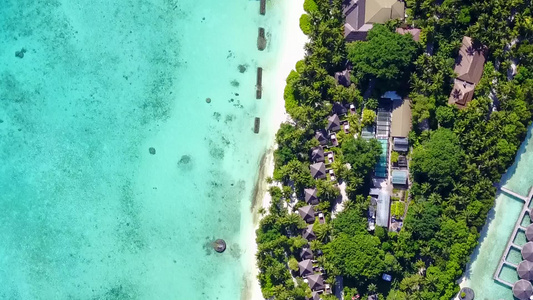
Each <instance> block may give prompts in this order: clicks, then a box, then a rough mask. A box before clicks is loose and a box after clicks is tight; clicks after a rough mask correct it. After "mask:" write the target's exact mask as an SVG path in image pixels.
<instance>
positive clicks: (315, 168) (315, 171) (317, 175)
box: [309, 162, 326, 179]
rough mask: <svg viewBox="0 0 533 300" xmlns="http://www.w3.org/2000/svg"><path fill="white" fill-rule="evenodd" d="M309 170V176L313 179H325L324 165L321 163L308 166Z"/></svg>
mask: <svg viewBox="0 0 533 300" xmlns="http://www.w3.org/2000/svg"><path fill="white" fill-rule="evenodd" d="M309 170H311V176H313V178H314V179H322V178H326V165H325V164H324V163H323V162H319V163H314V164H312V165H310V166H309Z"/></svg>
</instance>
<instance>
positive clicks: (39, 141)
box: [0, 0, 288, 300]
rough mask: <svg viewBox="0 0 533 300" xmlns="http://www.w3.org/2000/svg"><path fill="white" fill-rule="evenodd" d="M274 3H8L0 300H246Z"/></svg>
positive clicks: (2, 85)
mask: <svg viewBox="0 0 533 300" xmlns="http://www.w3.org/2000/svg"><path fill="white" fill-rule="evenodd" d="M283 2H284V1H283V0H272V1H271V2H269V5H268V7H267V16H260V15H259V13H258V11H259V2H258V1H249V0H231V1H230V0H227V1H207V0H180V1H178V0H122V1H118V0H105V1H104V0H95V1H81V0H45V1H35V0H5V1H3V2H2V5H1V8H0V28H1V30H0V39H1V40H2V42H3V43H2V47H0V120H1V121H0V162H1V164H0V191H1V193H0V204H1V206H2V214H1V216H0V236H1V240H2V242H1V243H0V283H1V284H0V299H186V300H189V299H190V300H195V299H220V300H235V299H241V298H248V297H249V296H247V295H246V289H245V287H246V285H249V284H250V283H249V282H248V283H246V282H245V280H244V279H245V278H246V277H247V276H249V272H250V270H251V269H253V268H254V266H253V265H252V264H251V263H249V259H245V257H249V256H250V255H251V254H250V252H251V251H252V250H250V249H251V248H250V243H249V239H246V238H243V237H245V236H250V233H251V232H253V224H252V215H251V213H250V208H251V205H252V194H253V188H254V184H255V182H256V180H257V178H258V172H257V170H258V165H259V163H260V161H261V156H262V155H263V153H265V150H266V149H267V148H268V147H269V146H270V144H271V143H272V140H273V135H274V132H275V129H276V128H275V126H268V121H267V120H268V119H269V118H271V117H272V116H273V114H274V113H275V109H274V108H273V107H274V103H275V102H276V101H279V99H274V98H275V97H274V95H273V92H271V91H272V90H273V87H272V86H270V87H269V86H268V83H267V84H266V87H265V90H264V92H263V99H262V100H256V99H255V79H256V72H255V69H256V67H257V66H262V67H264V69H265V73H266V74H267V75H265V77H266V78H267V79H269V78H272V76H273V75H272V74H271V73H269V72H271V71H272V70H274V69H276V68H277V66H276V64H277V62H276V58H277V56H278V55H279V54H280V53H281V51H282V41H283V34H284V30H282V29H283V27H284V26H285V25H286V14H287V13H288V12H287V8H286V5H285V4H283ZM287 2H288V1H287ZM258 26H263V27H265V28H266V31H267V36H268V39H269V40H268V41H269V44H268V48H267V49H266V50H265V51H263V52H259V51H257V48H256V38H257V30H258ZM23 48H24V49H25V52H24V57H23V58H19V57H16V56H15V52H16V51H20V50H22V49H23ZM239 65H245V66H246V67H247V69H246V71H245V72H241V71H242V70H239V69H238V66H239ZM286 75H287V74H283V78H284V77H285V76H286ZM208 97H209V98H211V103H210V104H208V103H206V98H208ZM254 117H261V120H262V128H261V132H260V134H254V133H253V131H252V128H253V123H254ZM150 147H153V148H155V151H156V153H155V155H152V154H150V152H149V148H150ZM215 238H224V239H225V240H226V241H227V243H228V246H229V248H228V250H227V251H226V253H224V254H217V253H214V252H213V251H211V250H210V248H209V247H208V244H209V242H211V241H212V240H213V239H215ZM252 255H253V254H252Z"/></svg>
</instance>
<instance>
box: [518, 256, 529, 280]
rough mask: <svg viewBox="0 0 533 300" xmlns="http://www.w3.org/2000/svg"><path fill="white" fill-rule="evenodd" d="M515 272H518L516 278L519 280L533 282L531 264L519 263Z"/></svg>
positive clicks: (525, 261)
mask: <svg viewBox="0 0 533 300" xmlns="http://www.w3.org/2000/svg"><path fill="white" fill-rule="evenodd" d="M516 272H518V276H519V277H520V278H521V279H525V280H533V262H530V261H528V260H523V261H521V262H520V263H519V264H518V267H517V268H516Z"/></svg>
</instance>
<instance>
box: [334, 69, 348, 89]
mask: <svg viewBox="0 0 533 300" xmlns="http://www.w3.org/2000/svg"><path fill="white" fill-rule="evenodd" d="M335 80H337V82H338V83H339V84H340V85H344V86H345V87H349V86H350V84H351V83H352V82H351V80H350V70H344V71H341V72H337V73H335Z"/></svg>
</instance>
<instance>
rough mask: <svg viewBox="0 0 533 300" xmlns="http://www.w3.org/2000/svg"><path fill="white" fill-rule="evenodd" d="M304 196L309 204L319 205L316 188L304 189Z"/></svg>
mask: <svg viewBox="0 0 533 300" xmlns="http://www.w3.org/2000/svg"><path fill="white" fill-rule="evenodd" d="M304 198H305V202H307V204H311V205H317V204H318V202H319V201H318V197H317V196H316V188H312V189H304Z"/></svg>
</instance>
